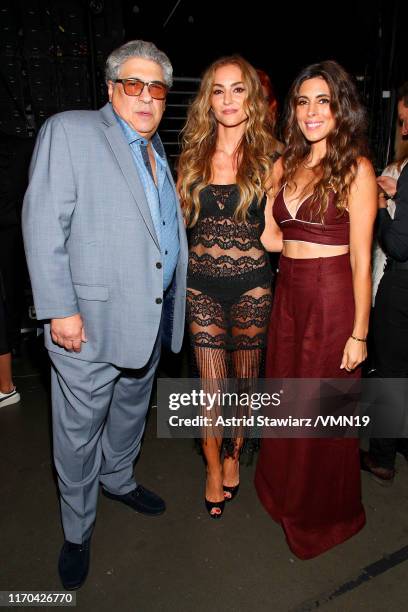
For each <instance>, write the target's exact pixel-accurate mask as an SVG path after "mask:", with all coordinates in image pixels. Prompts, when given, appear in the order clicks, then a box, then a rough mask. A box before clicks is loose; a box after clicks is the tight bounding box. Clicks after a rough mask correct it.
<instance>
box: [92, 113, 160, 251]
mask: <svg viewBox="0 0 408 612" xmlns="http://www.w3.org/2000/svg"><path fill="white" fill-rule="evenodd" d="M100 113H101V115H102V117H103V123H102V128H103V130H104V133H105V136H106V139H107V140H108V142H109V145H110V148H111V149H112V153H113V155H114V156H115V158H116V161H117V162H118V164H119V167H120V169H121V171H122V173H123V176H124V177H125V179H126V182H127V184H128V185H129V189H130V191H131V193H132V195H133V198H134V200H135V202H136V205H137V206H138V208H139V210H140V213H141V215H142V217H143V220H144V222H145V224H146V227H147V229H148V230H149V233H150V235H151V236H152V238H153V240H154V241H155V243H156V245H157V246H158V247H159V249H160V245H159V241H158V239H157V235H156V231H155V229H154V225H153V220H152V216H151V214H150V208H149V204H148V202H147V199H146V195H145V192H144V189H143V186H142V183H141V181H140V178H139V174H138V172H137V169H136V167H135V162H134V160H133V157H132V152H131V150H130V147H129V145H128V144H127V142H126V140H125V139H124V137H123V134H122V132H121V129H120V126H119V124H118V122H117V120H116V118H115V116H114V114H113V111H112V107H111V105H110V103H108V104H106V105H105V106H104V107H103V108H101V109H100Z"/></svg>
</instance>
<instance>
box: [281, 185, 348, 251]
mask: <svg viewBox="0 0 408 612" xmlns="http://www.w3.org/2000/svg"><path fill="white" fill-rule="evenodd" d="M284 191H285V186H283V187H282V188H281V189H280V190H279V192H278V194H277V196H276V198H275V202H274V204H273V216H274V219H275V221H276V223H277V224H278V225H279V227H280V229H281V230H282V233H283V240H297V241H301V242H312V243H315V244H327V245H330V246H345V245H348V244H349V242H350V220H349V214H348V212H347V211H345V212H344V213H343V214H340V213H339V211H338V209H337V208H336V194H335V193H334V191H331V192H330V193H329V202H328V206H327V210H326V212H325V215H324V220H323V223H322V222H321V220H320V217H319V218H318V217H317V216H316V215H315V216H313V217H312V218H311V217H310V208H309V206H307V203H308V202H309V201H310V199H311V197H312V196H311V195H310V196H309V197H307V198H305V199H304V200H303V202H302V203H301V204H300V206H299V208H298V210H297V213H296V216H295V217H292V216H291V214H290V212H289V210H288V208H287V206H286V203H285V196H284Z"/></svg>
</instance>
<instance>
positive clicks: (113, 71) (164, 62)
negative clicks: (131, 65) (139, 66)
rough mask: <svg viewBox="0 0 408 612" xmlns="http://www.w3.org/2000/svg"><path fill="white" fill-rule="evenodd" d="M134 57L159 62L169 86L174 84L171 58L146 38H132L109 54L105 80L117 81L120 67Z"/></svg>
mask: <svg viewBox="0 0 408 612" xmlns="http://www.w3.org/2000/svg"><path fill="white" fill-rule="evenodd" d="M132 57H141V58H143V59H147V60H151V61H152V62H156V64H159V66H161V68H162V70H163V75H164V82H165V84H166V85H167V87H171V86H172V84H173V67H172V65H171V63H170V60H169V58H168V57H167V55H166V54H165V53H163V51H160V50H159V49H158V48H157V47H156V45H155V44H153V43H152V42H147V41H145V40H131V41H129V42H127V43H125V44H124V45H122V46H121V47H118V48H117V49H115V50H114V51H112V53H111V54H110V55H109V57H108V59H107V60H106V65H105V80H106V82H108V81H115V80H116V79H117V78H119V71H120V67H121V66H122V64H123V63H124V62H126V60H128V59H130V58H132Z"/></svg>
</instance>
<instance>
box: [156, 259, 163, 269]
mask: <svg viewBox="0 0 408 612" xmlns="http://www.w3.org/2000/svg"><path fill="white" fill-rule="evenodd" d="M161 267H162V265H161V263H160V261H158V262H157V263H156V268H159V270H160V268H161Z"/></svg>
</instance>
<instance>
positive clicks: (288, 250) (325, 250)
mask: <svg viewBox="0 0 408 612" xmlns="http://www.w3.org/2000/svg"><path fill="white" fill-rule="evenodd" d="M349 250H350V249H349V246H348V245H340V246H332V245H322V244H315V243H312V242H300V241H299V242H298V241H296V240H294V241H293V242H292V241H287V240H284V242H283V250H282V255H284V256H285V257H290V258H291V259H312V258H314V257H316V258H317V257H335V256H336V255H345V254H346V253H348V252H349Z"/></svg>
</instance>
